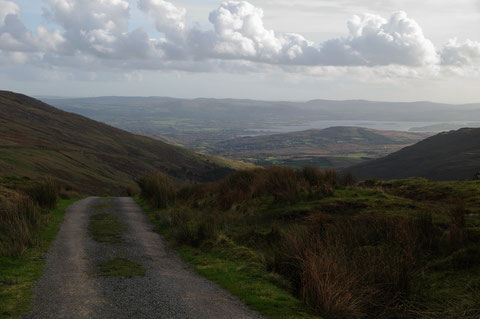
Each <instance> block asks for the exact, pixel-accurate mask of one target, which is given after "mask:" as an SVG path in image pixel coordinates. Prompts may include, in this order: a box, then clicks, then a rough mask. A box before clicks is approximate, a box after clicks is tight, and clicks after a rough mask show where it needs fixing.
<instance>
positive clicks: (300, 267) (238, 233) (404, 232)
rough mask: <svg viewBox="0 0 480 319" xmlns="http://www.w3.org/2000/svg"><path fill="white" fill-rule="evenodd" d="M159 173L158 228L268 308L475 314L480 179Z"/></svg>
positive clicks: (286, 313) (479, 309)
mask: <svg viewBox="0 0 480 319" xmlns="http://www.w3.org/2000/svg"><path fill="white" fill-rule="evenodd" d="M161 179H162V177H161V176H156V177H154V179H153V180H154V181H156V183H146V182H145V181H143V182H144V183H143V186H144V187H145V185H149V186H150V187H151V186H152V185H160V186H161V193H162V194H160V195H159V196H158V197H156V198H152V196H156V194H159V192H156V191H154V190H152V189H149V190H148V191H147V192H143V193H142V194H143V197H144V198H145V199H146V201H145V202H142V203H143V206H144V207H145V205H146V203H147V202H148V204H149V205H150V206H151V205H152V204H157V207H160V208H158V209H157V210H152V209H150V210H149V209H147V211H148V212H149V216H150V218H151V220H152V221H153V222H154V223H155V225H156V226H157V229H158V230H159V231H160V232H161V233H162V234H164V235H165V236H166V237H167V238H168V239H169V240H170V241H171V242H172V243H173V244H174V245H175V246H176V247H177V248H178V250H179V251H180V253H181V255H182V257H183V259H184V260H186V261H187V262H189V263H190V264H191V265H193V267H194V268H195V269H196V270H197V271H198V272H199V273H200V274H202V275H204V276H206V277H207V278H209V279H211V280H213V281H215V282H217V283H219V284H220V285H221V286H222V287H225V288H226V289H228V290H230V291H231V292H233V293H234V294H236V295H237V296H239V297H240V298H241V299H242V300H244V301H245V302H246V303H247V304H248V305H249V306H251V307H252V308H253V309H256V310H258V311H259V312H261V313H263V314H265V315H266V316H267V317H270V318H289V317H292V318H294V317H302V316H304V317H309V316H313V315H312V313H316V314H317V315H318V316H323V317H325V318H458V317H459V314H461V315H460V317H461V318H472V319H473V318H478V317H480V293H479V292H480V289H479V287H480V249H479V248H478V247H479V244H480V215H479V208H478V201H479V200H480V183H479V182H450V183H435V182H430V181H427V180H424V179H410V180H403V181H393V182H380V181H367V182H364V183H361V184H355V182H354V179H353V178H352V176H344V177H339V176H337V175H336V174H335V172H331V171H327V172H325V171H320V170H317V169H314V168H304V169H300V170H294V169H288V168H271V169H254V170H249V171H240V172H237V173H234V174H233V175H232V176H230V177H228V178H226V179H225V180H223V181H221V182H218V183H213V184H203V185H192V186H189V187H186V188H181V189H177V190H174V187H172V186H171V185H168V181H167V180H163V181H162V182H161V183H160V182H159V181H160V180H161ZM140 186H142V185H140ZM165 192H167V194H165ZM267 287H268V288H267ZM306 305H308V307H307V306H306Z"/></svg>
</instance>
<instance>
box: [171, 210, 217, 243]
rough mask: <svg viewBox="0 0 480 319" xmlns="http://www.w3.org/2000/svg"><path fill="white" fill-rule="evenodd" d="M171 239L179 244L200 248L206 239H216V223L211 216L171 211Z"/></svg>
mask: <svg viewBox="0 0 480 319" xmlns="http://www.w3.org/2000/svg"><path fill="white" fill-rule="evenodd" d="M170 213H171V222H172V226H173V238H174V239H175V241H176V242H177V243H179V244H187V245H191V246H194V247H198V246H200V244H202V242H204V241H205V240H207V239H213V238H215V237H216V229H217V222H216V218H215V217H214V216H213V214H207V213H197V212H193V211H187V210H174V211H171V212H170Z"/></svg>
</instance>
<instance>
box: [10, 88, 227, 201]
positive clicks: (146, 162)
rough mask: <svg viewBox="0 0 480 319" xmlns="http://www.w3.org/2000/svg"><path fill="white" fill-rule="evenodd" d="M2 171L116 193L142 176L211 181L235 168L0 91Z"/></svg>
mask: <svg viewBox="0 0 480 319" xmlns="http://www.w3.org/2000/svg"><path fill="white" fill-rule="evenodd" d="M0 136H1V139H0V175H17V176H28V177H30V178H37V177H41V176H44V175H52V176H54V177H55V178H57V179H58V180H60V181H63V182H65V183H69V184H71V185H73V186H76V187H77V188H79V189H80V190H82V191H86V192H95V193H118V192H119V190H121V189H123V187H124V186H125V185H128V184H132V183H133V179H134V178H135V177H137V176H139V175H141V174H146V173H149V172H151V171H154V170H161V171H163V172H165V173H167V174H169V175H171V176H173V177H175V178H177V179H180V180H192V181H211V180H215V179H217V178H220V177H222V176H225V175H226V174H228V173H229V172H230V171H232V168H230V167H228V166H234V165H233V164H232V163H229V162H228V161H226V160H223V159H217V158H214V157H207V156H204V155H200V154H197V153H194V152H191V151H188V150H185V149H182V148H179V147H176V146H171V145H168V144H166V143H163V142H161V141H158V140H154V139H151V138H147V137H144V136H139V135H134V134H131V133H128V132H126V131H123V130H120V129H117V128H114V127H111V126H108V125H106V124H103V123H99V122H96V121H93V120H90V119H87V118H85V117H83V116H80V115H76V114H73V113H67V112H64V111H61V110H58V109H56V108H54V107H52V106H49V105H47V104H44V103H42V102H40V101H38V100H35V99H33V98H30V97H27V96H24V95H20V94H16V93H12V92H6V91H0Z"/></svg>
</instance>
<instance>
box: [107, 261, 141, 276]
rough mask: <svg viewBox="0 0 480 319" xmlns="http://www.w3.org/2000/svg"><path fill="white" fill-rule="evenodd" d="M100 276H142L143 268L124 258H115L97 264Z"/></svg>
mask: <svg viewBox="0 0 480 319" xmlns="http://www.w3.org/2000/svg"><path fill="white" fill-rule="evenodd" d="M98 267H99V269H100V274H101V275H102V276H113V277H125V278H132V277H144V276H145V268H144V267H143V266H142V265H140V264H138V263H135V262H133V261H130V260H128V259H125V258H115V259H112V260H109V261H106V262H103V263H100V264H99V265H98Z"/></svg>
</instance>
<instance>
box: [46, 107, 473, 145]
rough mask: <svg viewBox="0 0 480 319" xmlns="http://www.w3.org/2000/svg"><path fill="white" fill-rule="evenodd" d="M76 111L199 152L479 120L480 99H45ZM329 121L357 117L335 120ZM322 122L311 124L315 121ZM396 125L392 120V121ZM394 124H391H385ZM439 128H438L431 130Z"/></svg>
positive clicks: (68, 109)
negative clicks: (309, 135) (328, 132)
mask: <svg viewBox="0 0 480 319" xmlns="http://www.w3.org/2000/svg"><path fill="white" fill-rule="evenodd" d="M44 101H46V102H48V103H50V104H52V105H54V106H56V107H58V108H60V109H63V110H66V111H69V112H75V113H78V114H81V115H84V116H87V117H90V118H92V119H94V120H97V121H101V122H104V123H107V124H110V125H113V126H116V127H119V128H122V129H125V130H128V131H130V132H133V133H138V134H142V135H147V136H155V137H161V138H168V139H173V141H176V142H177V144H179V145H182V146H185V147H187V148H190V149H192V150H196V151H202V152H209V151H210V148H211V147H212V146H214V144H216V143H218V142H223V141H226V140H231V139H235V138H239V137H242V136H252V135H265V134H271V133H272V132H277V133H287V132H293V131H301V130H305V129H307V128H326V127H329V126H362V127H369V126H368V125H367V126H365V125H364V123H362V122H367V124H368V122H369V121H370V122H371V121H374V122H375V121H376V122H377V123H378V124H382V125H380V127H381V128H379V127H377V126H375V127H372V126H370V128H374V129H382V130H384V129H387V130H391V129H394V128H392V127H390V126H389V125H383V124H385V123H386V122H392V121H394V122H401V121H404V122H415V123H409V124H408V125H409V126H408V127H405V128H403V129H402V130H405V131H407V130H408V129H409V128H410V127H414V126H415V127H419V128H420V130H423V131H428V129H427V130H425V129H423V128H422V127H425V126H430V125H436V124H438V123H450V122H452V121H457V122H462V123H467V122H473V121H476V122H480V104H465V105H450V104H439V103H431V102H411V103H400V102H374V101H363V100H352V101H329V100H314V101H309V102H288V101H276V102H269V101H255V100H235V99H194V100H187V99H175V98H165V97H96V98H78V99H58V98H55V99H44ZM331 121H353V122H352V123H343V124H338V123H333V124H331ZM314 122H316V123H320V122H321V125H324V126H322V127H317V126H315V127H311V126H309V125H310V124H311V123H314ZM389 124H392V123H389ZM386 127H390V128H386ZM433 131H435V130H433Z"/></svg>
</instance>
